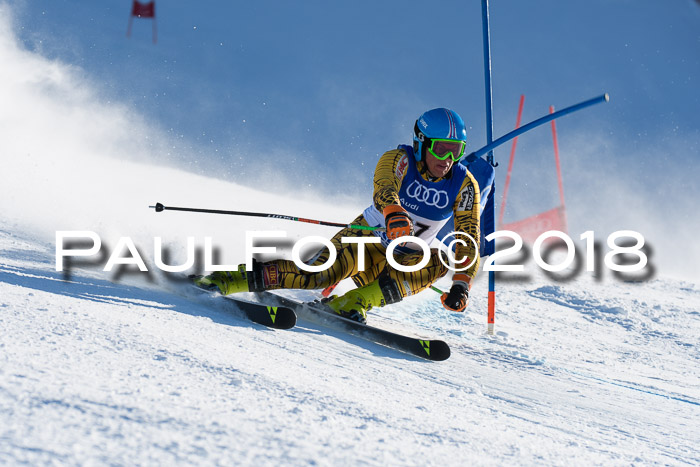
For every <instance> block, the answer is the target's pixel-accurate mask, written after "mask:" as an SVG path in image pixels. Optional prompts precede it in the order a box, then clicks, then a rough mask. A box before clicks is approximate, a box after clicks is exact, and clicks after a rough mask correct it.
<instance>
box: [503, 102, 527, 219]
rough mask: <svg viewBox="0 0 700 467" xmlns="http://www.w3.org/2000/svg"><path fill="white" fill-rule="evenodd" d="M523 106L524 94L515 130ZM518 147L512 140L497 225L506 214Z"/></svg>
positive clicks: (516, 142)
mask: <svg viewBox="0 0 700 467" xmlns="http://www.w3.org/2000/svg"><path fill="white" fill-rule="evenodd" d="M524 104H525V94H521V95H520V104H519V105H518V117H517V118H516V119H515V129H516V130H517V129H518V128H520V119H521V118H522V116H523V105H524ZM517 145H518V137H517V136H516V137H515V138H513V146H512V147H511V148H510V161H509V162H508V173H507V174H506V183H505V185H504V186H503V198H502V199H501V211H500V213H499V214H498V225H499V226H500V225H503V215H504V214H505V212H506V199H507V198H508V187H509V186H510V174H511V173H512V172H513V161H514V160H515V147H516V146H517Z"/></svg>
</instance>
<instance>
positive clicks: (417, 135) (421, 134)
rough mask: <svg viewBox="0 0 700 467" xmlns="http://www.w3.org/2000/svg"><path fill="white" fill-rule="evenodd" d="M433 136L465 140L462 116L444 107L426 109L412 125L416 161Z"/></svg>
mask: <svg viewBox="0 0 700 467" xmlns="http://www.w3.org/2000/svg"><path fill="white" fill-rule="evenodd" d="M435 138H440V139H450V140H455V141H463V142H466V141H467V128H466V127H465V126H464V121H463V120H462V117H460V116H459V115H457V112H455V111H454V110H450V109H444V108H439V109H433V110H428V111H427V112H425V113H424V114H423V115H421V116H420V117H418V120H416V124H415V126H414V127H413V154H414V155H415V157H416V160H417V161H419V160H421V159H422V158H423V154H424V153H425V151H426V148H429V147H430V144H431V141H430V140H431V139H435Z"/></svg>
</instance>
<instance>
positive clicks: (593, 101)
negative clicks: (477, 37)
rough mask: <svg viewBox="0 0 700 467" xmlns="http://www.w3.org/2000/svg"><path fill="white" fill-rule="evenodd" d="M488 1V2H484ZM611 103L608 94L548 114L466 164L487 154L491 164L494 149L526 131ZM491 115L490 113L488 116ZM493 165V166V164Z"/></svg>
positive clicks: (474, 155)
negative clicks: (571, 114)
mask: <svg viewBox="0 0 700 467" xmlns="http://www.w3.org/2000/svg"><path fill="white" fill-rule="evenodd" d="M484 1H486V0H484ZM608 101H610V96H609V95H608V94H607V93H606V94H603V95H601V96H598V97H594V98H593V99H588V100H586V101H583V102H579V103H578V104H575V105H571V106H569V107H567V108H565V109H561V110H559V111H557V112H554V113H553V114H547V115H545V116H544V117H541V118H538V119H537V120H533V121H531V122H530V123H528V124H527V125H523V126H521V127H519V128H516V129H515V130H513V131H511V132H510V133H506V134H505V135H503V136H501V137H500V138H498V139H497V140H496V141H490V140H489V143H488V144H487V145H486V146H484V147H483V148H481V149H477V150H476V151H474V152H472V153H471V154H469V155H468V156H466V157H464V158H463V159H464V162H465V163H466V164H469V163H471V162H474V161H475V160H476V159H477V158H478V157H481V156H483V155H484V154H486V153H489V155H488V156H487V160H488V161H489V162H492V161H493V149H494V148H496V147H498V146H500V145H501V144H503V143H506V142H508V141H510V140H511V139H513V138H515V137H516V136H520V135H521V134H523V133H525V132H526V131H530V130H532V129H533V128H536V127H538V126H540V125H543V124H545V123H547V122H550V121H552V120H554V119H556V118H559V117H563V116H564V115H568V114H570V113H573V112H576V111H577V110H582V109H585V108H586V107H590V106H592V105H595V104H600V103H603V102H608ZM488 115H490V113H489V114H488ZM487 136H488V131H487ZM492 165H493V164H492Z"/></svg>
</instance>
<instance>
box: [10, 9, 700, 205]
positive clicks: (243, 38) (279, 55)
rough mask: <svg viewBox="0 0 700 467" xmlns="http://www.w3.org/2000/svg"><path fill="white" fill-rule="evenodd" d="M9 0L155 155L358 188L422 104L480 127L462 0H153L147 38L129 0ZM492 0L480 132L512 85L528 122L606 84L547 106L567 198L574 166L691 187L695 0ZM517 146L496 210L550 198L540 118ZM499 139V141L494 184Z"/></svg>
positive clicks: (217, 170) (21, 29)
mask: <svg viewBox="0 0 700 467" xmlns="http://www.w3.org/2000/svg"><path fill="white" fill-rule="evenodd" d="M8 3H9V4H10V5H11V6H12V7H13V11H14V12H15V20H14V23H15V29H16V32H17V34H18V35H19V37H20V38H21V39H22V41H23V42H24V44H25V46H26V47H27V48H29V49H30V50H34V51H36V52H39V53H40V54H42V55H43V56H46V57H50V58H56V59H59V60H61V61H62V62H65V63H69V64H72V65H75V66H77V67H80V69H81V70H82V71H83V72H84V74H85V75H86V77H88V78H89V79H90V80H91V81H92V83H93V84H94V85H95V86H96V88H97V89H98V90H99V97H100V99H102V100H103V102H119V103H126V104H127V105H129V106H130V107H131V108H132V109H133V110H134V111H136V112H138V113H139V114H142V115H144V116H146V118H147V120H148V121H149V122H150V123H151V124H152V125H153V127H154V128H157V129H160V130H163V131H165V132H166V133H167V134H170V135H171V136H172V153H171V154H170V155H169V157H170V158H172V159H174V160H175V161H176V163H178V164H180V165H184V166H186V167H190V168H192V170H195V171H200V172H203V173H209V174H217V175H218V176H221V177H223V178H227V179H232V180H236V181H239V182H242V183H255V182H258V181H259V180H261V179H262V178H264V179H265V180H267V181H273V182H275V183H271V184H270V189H271V190H274V189H276V187H277V186H278V184H279V185H283V186H285V187H289V186H290V185H294V184H299V185H300V186H303V187H313V189H314V190H317V191H319V192H322V193H328V194H339V193H346V194H350V195H357V196H363V197H367V198H368V199H369V197H368V194H367V191H368V190H369V189H370V187H371V174H372V170H373V168H374V164H375V162H376V159H377V157H378V155H379V154H381V153H382V152H384V151H385V150H388V149H391V148H393V147H395V146H396V145H397V144H400V143H406V142H409V141H410V137H411V131H412V126H413V122H414V121H415V118H416V117H417V116H418V115H419V114H420V113H421V112H423V111H424V110H427V109H429V108H433V107H438V106H446V107H451V108H453V109H455V110H456V111H457V112H459V113H460V114H461V115H462V117H463V118H464V120H465V121H466V122H467V125H468V127H469V129H470V131H469V149H470V150H475V149H478V148H480V147H481V146H483V145H484V144H485V139H486V137H485V117H484V91H483V59H482V43H481V19H480V13H481V11H480V2H478V1H476V0H474V1H471V2H466V1H462V2H457V1H436V2H430V3H429V4H428V3H426V2H415V1H382V2H376V1H355V2H321V1H315V0H309V1H303V2H284V1H258V2H227V1H208V2H198V3H196V4H193V3H192V2H185V1H180V0H167V1H164V0H160V1H159V0H156V8H157V13H156V14H157V27H158V44H157V45H153V44H152V43H151V41H150V39H151V24H150V21H148V20H137V21H135V23H134V26H133V33H132V37H131V38H130V39H127V38H126V34H125V33H126V28H127V22H128V16H129V11H130V5H131V2H130V0H119V1H117V0H109V1H107V0H106V1H100V2H87V1H78V0H50V1H49V0H32V1H24V0H12V1H9V2H8ZM491 3H492V5H491V27H492V61H493V92H494V120H495V123H494V125H495V131H494V134H495V136H499V135H502V134H504V133H506V132H508V131H510V130H511V129H512V128H513V126H514V123H515V116H516V111H517V103H518V99H519V96H520V94H525V95H526V102H525V111H524V116H523V122H527V121H530V120H533V119H535V118H538V117H540V116H542V115H544V114H545V113H546V112H547V109H548V106H549V105H554V106H555V107H556V108H563V107H565V106H568V105H571V104H574V103H576V102H579V101H582V100H584V99H588V98H591V97H594V96H597V95H600V94H602V93H603V92H608V93H609V94H610V95H611V102H610V103H609V104H605V105H599V106H596V107H593V108H591V109H588V110H585V111H582V112H580V113H577V114H574V115H572V116H569V117H566V118H565V119H562V120H560V121H559V122H558V130H559V138H560V139H559V144H560V149H561V152H562V165H563V171H564V178H565V189H566V191H567V194H568V195H569V196H570V197H571V199H572V200H576V199H577V196H583V197H585V196H586V193H585V191H586V190H583V191H582V192H579V189H580V188H581V186H580V183H579V179H578V177H577V172H578V171H581V170H591V171H598V172H600V173H605V174H607V175H610V174H615V175H616V176H617V177H619V178H622V179H627V181H626V184H625V185H623V187H625V188H623V189H627V190H635V189H637V188H638V187H641V186H647V187H648V185H652V186H653V189H659V188H658V187H657V179H658V178H659V177H661V181H662V184H668V183H674V184H676V185H680V186H683V185H685V186H686V191H685V192H686V193H691V194H692V193H696V192H697V187H696V184H695V182H694V179H695V175H697V159H698V152H699V146H698V141H700V125H699V123H700V116H698V109H699V108H700V105H699V104H700V93H699V92H698V82H699V81H700V6H699V5H698V4H697V3H696V2H695V1H693V0H670V1H664V2H659V1H655V0H634V1H632V0H593V1H590V0H587V1H566V2H561V1H556V0H538V1H532V2H522V1H517V0H501V1H493V2H491ZM144 144H148V142H144ZM518 145H519V146H518V156H517V159H516V167H515V169H514V174H513V186H512V188H511V192H510V195H511V196H509V200H511V202H512V212H511V214H510V216H511V217H513V216H515V217H518V216H520V217H522V215H528V214H533V213H535V212H537V211H538V210H539V209H547V208H549V207H551V206H553V204H554V203H555V202H556V200H557V199H558V195H557V194H556V185H555V181H554V168H553V165H552V153H551V135H550V133H549V127H546V128H542V129H540V130H535V131H533V132H531V133H529V134H527V135H526V136H523V137H521V138H520V140H519V142H518ZM509 150H510V145H509V144H508V145H504V146H502V148H501V149H500V150H499V151H497V152H496V160H497V161H499V162H500V163H501V166H500V168H499V170H498V172H497V173H498V178H497V180H498V183H499V184H500V187H499V189H497V193H499V194H500V188H502V185H503V183H502V181H503V179H504V177H505V167H506V165H507V162H508V155H509ZM660 166H661V167H663V168H664V170H658V168H659V167H660ZM601 169H602V170H601ZM689 169H691V170H689ZM339 179H340V182H339ZM611 184H615V179H614V178H613V179H612V180H606V182H605V183H604V185H611ZM637 184H641V185H637ZM630 187H632V188H630ZM573 204H575V201H574V203H573ZM530 211H532V212H530Z"/></svg>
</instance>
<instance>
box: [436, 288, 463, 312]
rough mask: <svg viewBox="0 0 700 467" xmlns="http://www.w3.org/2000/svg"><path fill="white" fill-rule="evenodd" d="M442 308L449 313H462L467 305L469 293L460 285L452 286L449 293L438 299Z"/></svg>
mask: <svg viewBox="0 0 700 467" xmlns="http://www.w3.org/2000/svg"><path fill="white" fill-rule="evenodd" d="M440 300H441V301H442V306H444V307H445V308H447V309H448V310H450V311H464V309H465V308H466V307H467V303H469V291H468V290H467V288H466V287H465V286H464V285H462V284H452V288H450V291H449V292H446V293H444V294H442V297H440Z"/></svg>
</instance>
